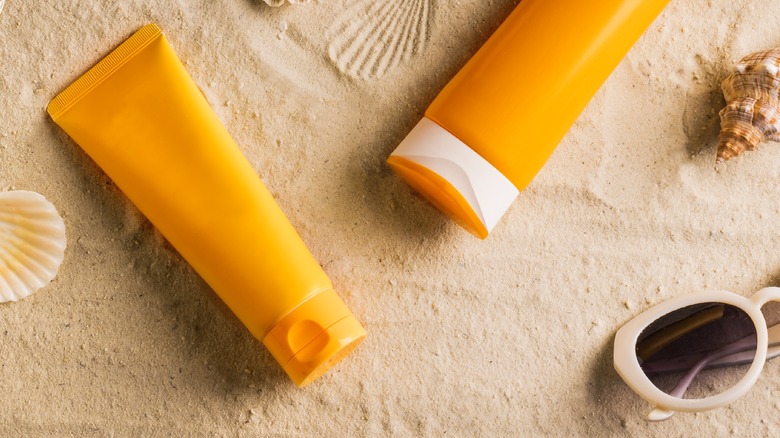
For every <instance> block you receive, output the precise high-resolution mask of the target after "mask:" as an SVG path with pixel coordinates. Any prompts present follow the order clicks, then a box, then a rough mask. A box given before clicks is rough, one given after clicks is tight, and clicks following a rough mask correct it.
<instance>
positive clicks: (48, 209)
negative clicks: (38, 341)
mask: <svg viewBox="0 0 780 438" xmlns="http://www.w3.org/2000/svg"><path fill="white" fill-rule="evenodd" d="M65 244H66V240H65V223H64V222H63V221H62V218H61V217H60V215H59V214H58V213H57V210H56V209H55V208H54V206H53V205H52V204H51V203H50V202H49V201H47V200H46V198H44V197H43V196H42V195H40V194H38V193H35V192H28V191H23V190H16V191H11V192H3V193H0V302H4V301H16V300H19V299H22V298H24V297H26V296H29V295H30V294H32V293H33V292H35V291H37V290H38V289H40V288H42V287H43V286H46V285H47V284H48V283H49V282H50V281H51V280H52V279H54V276H55V275H57V270H58V269H59V267H60V264H62V260H63V258H64V257H65Z"/></svg>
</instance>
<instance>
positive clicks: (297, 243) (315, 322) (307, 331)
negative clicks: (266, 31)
mask: <svg viewBox="0 0 780 438" xmlns="http://www.w3.org/2000/svg"><path fill="white" fill-rule="evenodd" d="M48 112H49V114H50V115H51V117H52V119H54V121H55V122H56V123H57V124H58V125H60V126H61V127H62V128H63V129H64V130H65V131H66V132H67V133H68V134H69V135H70V136H71V137H72V138H73V139H74V140H75V141H76V143H78V144H79V145H80V146H81V147H82V148H83V149H84V150H85V151H86V152H87V154H89V156H90V157H92V159H94V160H95V162H97V164H98V165H99V166H100V167H101V168H103V170H104V171H105V172H106V173H107V174H108V176H110V177H111V179H113V180H114V181H115V182H116V184H117V185H118V186H119V188H120V189H122V191H123V192H124V193H125V194H126V195H127V197H128V198H130V200H131V201H132V202H133V203H134V204H135V205H136V206H138V208H139V209H140V210H141V211H142V212H143V213H144V214H145V215H146V217H148V218H149V220H150V221H151V222H152V223H153V224H154V225H155V226H156V227H157V228H158V229H159V230H160V232H162V234H163V235H164V236H165V237H166V239H168V241H169V242H170V243H171V244H172V245H173V246H174V247H175V248H176V250H178V251H179V253H180V254H181V255H182V256H183V257H184V258H185V259H186V260H187V261H188V262H189V263H190V264H191V265H192V267H193V268H195V270H196V271H197V272H198V273H199V274H200V275H201V276H202V277H203V278H204V279H205V280H206V282H207V283H208V284H209V285H210V286H211V287H212V288H213V289H214V291H216V292H217V294H219V296H220V297H221V298H222V300H224V301H225V303H227V305H228V307H230V309H231V310H232V311H233V312H234V313H235V314H236V315H237V316H238V318H239V319H240V320H241V322H243V323H244V325H246V327H247V328H248V329H249V331H250V332H251V333H252V334H253V335H254V336H255V337H256V338H257V339H259V340H261V341H262V342H263V344H265V346H266V347H268V349H269V350H270V351H271V354H273V356H274V357H275V358H276V360H278V361H279V363H280V364H281V365H282V367H283V368H284V370H285V371H286V372H287V374H288V375H289V376H290V377H291V378H292V379H293V381H294V382H295V383H296V384H297V385H299V386H304V385H306V384H308V383H310V382H312V381H313V380H315V379H316V378H317V377H319V376H320V375H322V374H323V373H324V372H325V371H327V370H328V369H329V368H330V367H331V366H332V365H333V364H335V363H336V362H338V361H339V360H340V359H341V358H343V357H344V356H345V355H346V354H347V353H349V352H350V351H351V350H352V349H353V348H354V347H355V346H357V344H358V343H359V342H360V341H361V340H362V339H363V338H364V337H365V331H364V330H363V327H362V326H361V325H360V323H359V322H358V321H357V319H355V317H354V316H353V315H352V313H351V312H350V311H349V309H348V308H347V306H346V305H345V304H344V302H343V301H342V300H341V299H340V298H339V296H338V295H337V294H336V293H335V292H334V290H333V286H332V284H331V282H330V280H329V279H328V277H327V276H326V275H325V272H323V270H322V268H320V266H319V264H318V263H317V262H316V261H315V260H314V257H313V256H312V255H311V253H310V252H309V250H308V249H307V248H306V246H305V245H304V243H303V242H302V241H301V238H300V237H299V236H298V234H297V233H296V232H295V230H294V229H293V227H292V225H291V224H290V222H289V221H288V220H287V218H286V217H285V216H284V213H282V210H281V209H280V208H279V207H278V206H277V204H276V202H275V201H274V199H273V198H272V197H271V194H270V193H269V192H268V190H267V189H266V188H265V186H264V185H263V183H262V181H261V180H260V178H259V176H258V175H257V174H256V173H255V171H254V169H253V168H252V166H251V165H250V164H249V162H248V161H247V160H246V158H245V157H244V156H243V154H242V153H241V151H240V150H239V148H238V146H237V145H236V144H235V142H234V141H233V139H232V138H231V137H230V134H228V132H227V130H226V129H225V127H224V126H223V125H222V123H220V121H219V119H218V118H217V116H216V115H215V114H214V112H213V111H212V109H211V107H210V106H209V104H208V102H206V99H205V98H204V97H203V95H202V94H201V92H200V90H199V89H198V87H197V85H195V82H193V80H192V79H191V78H190V76H189V75H188V74H187V72H186V71H185V69H184V66H183V65H182V63H181V62H180V61H179V59H178V58H177V56H176V54H175V53H174V51H173V49H172V48H171V46H170V44H169V43H168V41H167V40H166V38H165V36H164V35H163V34H162V32H161V31H160V29H159V28H158V27H157V26H156V25H154V24H150V25H147V26H145V27H143V28H142V29H140V30H139V31H138V32H136V33H135V34H134V35H133V36H132V37H130V38H129V39H128V40H127V41H125V42H124V43H122V44H121V45H120V46H119V47H118V48H117V49H116V50H114V51H113V52H112V53H111V54H109V55H108V56H107V57H105V58H104V59H103V60H102V61H100V62H99V63H98V64H97V65H95V66H94V67H93V68H92V69H90V70H89V71H88V72H87V73H86V74H84V76H82V77H81V78H79V79H78V80H76V81H75V82H74V83H73V84H72V85H70V86H69V87H68V88H66V89H65V90H64V91H63V92H62V93H61V94H59V95H58V96H57V97H56V98H54V100H52V101H51V103H50V104H49V107H48Z"/></svg>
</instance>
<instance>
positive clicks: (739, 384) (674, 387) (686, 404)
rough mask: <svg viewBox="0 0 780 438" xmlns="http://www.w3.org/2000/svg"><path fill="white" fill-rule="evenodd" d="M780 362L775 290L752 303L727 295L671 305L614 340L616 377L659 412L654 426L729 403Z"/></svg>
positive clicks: (702, 295)
mask: <svg viewBox="0 0 780 438" xmlns="http://www.w3.org/2000/svg"><path fill="white" fill-rule="evenodd" d="M778 355H780V288H776V287H769V288H765V289H762V290H760V291H758V292H756V294H755V295H753V296H752V297H751V298H749V299H748V298H745V297H743V296H741V295H737V294H735V293H733V292H727V291H708V292H698V293H694V294H690V295H685V296H681V297H677V298H673V299H671V300H669V301H665V302H663V303H661V304H658V305H657V306H654V307H652V308H650V309H648V310H646V311H645V312H643V313H642V314H640V315H639V316H637V317H635V318H634V319H632V320H631V321H629V322H628V323H627V324H626V325H624V326H623V327H622V328H621V329H620V330H618V332H617V334H616V335H615V351H614V363H615V370H616V371H617V372H618V374H620V377H622V378H623V380H624V381H625V382H626V384H627V385H628V386H630V387H631V389H633V390H634V391H635V392H636V393H637V394H638V395H639V396H640V397H642V398H643V399H645V400H647V401H648V402H650V403H651V404H652V405H653V406H654V409H653V411H652V412H651V413H650V414H649V415H648V420H650V421H661V420H666V419H668V418H670V417H671V416H672V415H674V413H675V412H699V411H706V410H709V409H715V408H718V407H721V406H723V405H725V404H727V403H731V402H732V401H734V400H736V399H737V398H739V397H741V396H743V395H744V394H745V393H746V392H747V391H748V390H749V389H750V387H751V386H753V384H754V383H755V382H756V380H757V379H758V375H759V374H760V373H761V369H762V368H763V366H764V363H765V362H766V360H767V359H771V358H773V357H775V356H778Z"/></svg>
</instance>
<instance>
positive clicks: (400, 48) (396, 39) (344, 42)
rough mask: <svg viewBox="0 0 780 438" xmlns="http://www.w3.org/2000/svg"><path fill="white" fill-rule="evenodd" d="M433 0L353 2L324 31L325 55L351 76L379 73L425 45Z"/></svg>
mask: <svg viewBox="0 0 780 438" xmlns="http://www.w3.org/2000/svg"><path fill="white" fill-rule="evenodd" d="M432 1H433V0H392V1H388V0H363V1H358V2H355V3H353V4H352V5H351V6H350V7H348V8H347V9H346V10H345V11H344V12H343V13H342V14H341V15H340V16H339V18H337V19H336V21H335V22H334V24H333V26H332V27H331V28H330V30H329V32H328V40H329V44H328V55H329V57H330V59H331V61H333V63H334V64H335V65H336V67H337V68H338V69H339V70H340V71H341V72H342V73H346V74H348V75H350V76H352V77H354V78H361V79H369V78H373V77H381V76H383V75H384V74H385V73H387V72H388V71H389V70H391V69H392V68H394V67H396V66H398V65H399V64H400V63H401V62H408V61H410V60H411V59H412V57H413V56H414V55H417V54H420V53H422V52H423V50H424V49H425V44H426V43H427V41H428V29H429V28H430V21H431V17H432Z"/></svg>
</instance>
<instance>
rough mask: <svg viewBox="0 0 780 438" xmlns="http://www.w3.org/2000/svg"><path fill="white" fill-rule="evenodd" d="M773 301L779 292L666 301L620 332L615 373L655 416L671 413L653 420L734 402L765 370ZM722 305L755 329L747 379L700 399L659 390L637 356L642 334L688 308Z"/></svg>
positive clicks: (707, 295) (719, 293)
mask: <svg viewBox="0 0 780 438" xmlns="http://www.w3.org/2000/svg"><path fill="white" fill-rule="evenodd" d="M770 301H780V288H777V287H767V288H764V289H761V290H760V291H758V292H756V293H755V294H754V295H753V296H752V297H750V298H745V297H744V296H742V295H737V294H735V293H734V292H729V291H722V290H721V291H703V292H696V293H692V294H688V295H683V296H680V297H676V298H672V299H670V300H668V301H664V302H662V303H660V304H658V305H655V306H653V307H651V308H650V309H648V310H646V311H644V312H642V313H641V314H639V315H637V316H636V317H634V318H633V319H632V320H631V321H629V322H628V323H627V324H626V325H624V326H623V327H621V328H620V330H618V332H617V334H616V335H615V348H614V352H613V359H614V366H615V371H617V373H618V374H619V375H620V377H622V378H623V381H625V382H626V384H627V385H628V386H629V387H631V389H633V390H634V392H636V393H637V394H638V395H639V396H640V397H642V398H643V399H645V400H646V401H647V402H649V403H650V404H652V405H654V407H655V410H654V411H653V412H654V413H655V412H660V411H669V412H668V415H664V414H658V415H656V416H653V415H652V414H651V416H650V419H651V420H662V419H665V418H668V417H669V416H671V414H672V413H673V412H700V411H706V410H710V409H715V408H718V407H721V406H724V405H726V404H728V403H731V402H733V401H734V400H736V399H738V398H739V397H742V396H743V395H745V393H747V392H748V390H749V389H750V388H751V387H752V386H753V385H754V384H755V383H756V380H758V376H759V375H760V374H761V370H762V369H763V368H764V364H765V363H766V357H767V349H768V342H769V341H768V333H767V325H766V320H765V319H764V314H763V313H761V307H762V306H763V305H764V304H766V303H768V302H770ZM709 302H713V303H723V304H730V305H732V306H735V307H738V308H739V309H741V310H742V311H744V312H745V313H746V314H747V315H748V316H749V317H750V319H751V320H752V321H753V325H754V326H755V329H756V355H755V357H754V358H753V363H752V364H751V365H750V369H748V371H747V373H746V374H745V376H744V377H743V378H742V379H741V380H740V381H739V382H737V383H736V384H735V385H734V386H733V387H731V388H730V389H728V390H726V391H724V392H722V393H720V394H715V395H712V396H709V397H705V398H700V399H684V398H678V397H673V396H671V395H669V394H667V393H665V392H663V391H662V390H660V389H658V388H657V387H656V386H655V385H653V383H652V382H651V381H650V379H649V378H648V377H647V375H646V374H645V373H644V372H643V371H642V368H641V366H640V364H639V360H638V358H637V355H636V344H637V341H638V339H639V335H640V334H641V333H642V331H643V330H644V329H645V328H646V327H647V326H649V325H650V324H652V323H653V322H654V321H656V320H658V319H659V318H661V317H662V316H664V315H667V314H669V313H671V312H674V311H675V310H679V309H682V308H684V307H687V306H691V305H694V304H701V303H709Z"/></svg>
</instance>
